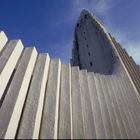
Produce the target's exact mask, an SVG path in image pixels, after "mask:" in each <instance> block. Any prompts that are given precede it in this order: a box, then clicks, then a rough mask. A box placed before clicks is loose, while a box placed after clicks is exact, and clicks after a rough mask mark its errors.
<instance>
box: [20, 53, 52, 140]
mask: <svg viewBox="0 0 140 140" xmlns="http://www.w3.org/2000/svg"><path fill="white" fill-rule="evenodd" d="M49 62H50V58H49V55H48V54H39V56H38V59H37V62H36V66H35V69H34V73H33V78H32V82H31V85H30V88H29V92H28V96H27V99H26V105H25V107H24V111H23V114H22V119H21V122H20V127H19V130H18V134H17V138H18V139H32V138H33V139H38V138H39V130H40V124H41V116H42V110H43V103H44V96H45V89H46V82H47V78H48V71H49ZM29 128H30V129H29Z"/></svg>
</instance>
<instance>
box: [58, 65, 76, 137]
mask: <svg viewBox="0 0 140 140" xmlns="http://www.w3.org/2000/svg"><path fill="white" fill-rule="evenodd" d="M58 132H59V133H58V138H60V139H72V138H73V136H72V99H71V67H70V65H67V64H63V65H62V69H61V82H60V108H59V130H58Z"/></svg>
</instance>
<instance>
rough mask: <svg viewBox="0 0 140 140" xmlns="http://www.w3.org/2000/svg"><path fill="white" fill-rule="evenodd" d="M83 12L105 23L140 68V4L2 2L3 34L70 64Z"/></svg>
mask: <svg viewBox="0 0 140 140" xmlns="http://www.w3.org/2000/svg"><path fill="white" fill-rule="evenodd" d="M83 8H87V9H89V10H90V11H92V12H93V13H94V14H95V15H96V16H97V17H98V18H99V19H101V21H102V22H103V24H104V25H105V27H106V28H107V29H108V30H109V31H110V32H111V33H112V34H113V35H114V36H115V37H116V39H117V40H118V41H119V42H120V43H121V44H122V46H123V47H124V48H126V50H127V51H128V53H129V54H130V55H132V57H133V58H134V59H135V61H136V62H137V63H138V64H140V0H0V30H3V31H4V32H5V33H6V34H7V36H8V38H9V39H18V38H19V39H21V40H22V42H23V44H24V46H25V47H31V46H35V47H36V48H37V50H38V52H48V53H49V54H50V57H51V58H61V59H62V61H63V62H64V63H68V62H69V59H70V58H71V49H72V42H73V34H74V28H75V24H76V22H77V19H78V17H79V15H80V12H81V10H82V9H83Z"/></svg>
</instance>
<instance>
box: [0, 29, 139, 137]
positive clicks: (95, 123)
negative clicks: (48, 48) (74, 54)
mask: <svg viewBox="0 0 140 140" xmlns="http://www.w3.org/2000/svg"><path fill="white" fill-rule="evenodd" d="M2 34H3V35H4V33H2ZM2 40H4V38H1V32H0V45H1V44H3V45H4V44H5V43H6V40H5V41H2ZM3 42H4V43H3ZM1 46H2V45H1ZM118 47H119V48H121V47H120V46H118ZM118 51H120V54H123V56H122V57H123V58H124V60H125V61H126V62H124V63H125V64H126V65H127V66H126V67H127V68H128V69H129V68H131V69H130V72H131V73H132V76H133V77H134V79H133V80H135V84H137V86H138V82H139V79H138V77H137V76H138V75H136V74H138V70H137V69H136V67H135V63H134V62H133V59H132V58H130V60H128V57H127V53H126V52H125V51H124V50H121V49H120V50H118ZM120 65H121V64H120ZM133 67H135V68H133ZM0 97H1V98H0V138H1V139H3V138H6V139H8V138H12V139H14V138H17V139H32V138H35V139H39V138H41V139H46V138H51V139H56V138H60V139H61V138H63V139H66V138H67V139H72V138H74V139H86V138H87V139H89V138H99V139H101V138H107V139H109V138H110V139H121V138H133V139H136V138H140V133H139V132H140V117H139V116H140V102H139V96H138V95H136V91H135V89H134V87H133V85H132V83H131V82H130V80H129V78H128V75H127V74H126V72H125V71H124V69H123V68H122V67H120V69H119V70H118V72H117V74H113V75H102V74H95V73H93V72H87V71H86V70H79V67H71V66H70V65H69V64H61V61H60V60H59V59H50V58H49V54H45V53H40V54H38V53H37V51H36V49H35V48H34V47H32V48H25V49H23V44H22V42H21V41H20V40H13V41H9V43H7V44H5V46H3V49H2V51H1V53H0Z"/></svg>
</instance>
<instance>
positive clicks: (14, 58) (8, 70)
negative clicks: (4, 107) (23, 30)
mask: <svg viewBox="0 0 140 140" xmlns="http://www.w3.org/2000/svg"><path fill="white" fill-rule="evenodd" d="M22 50H23V45H22V42H21V41H20V40H13V41H10V42H9V43H8V44H7V45H6V48H5V49H4V51H3V53H2V55H1V56H0V102H2V101H1V99H2V97H3V95H4V90H5V88H6V85H7V83H8V81H9V79H10V76H11V75H12V72H13V71H14V69H15V67H16V64H17V62H18V59H19V57H20V55H21V53H22Z"/></svg>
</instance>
